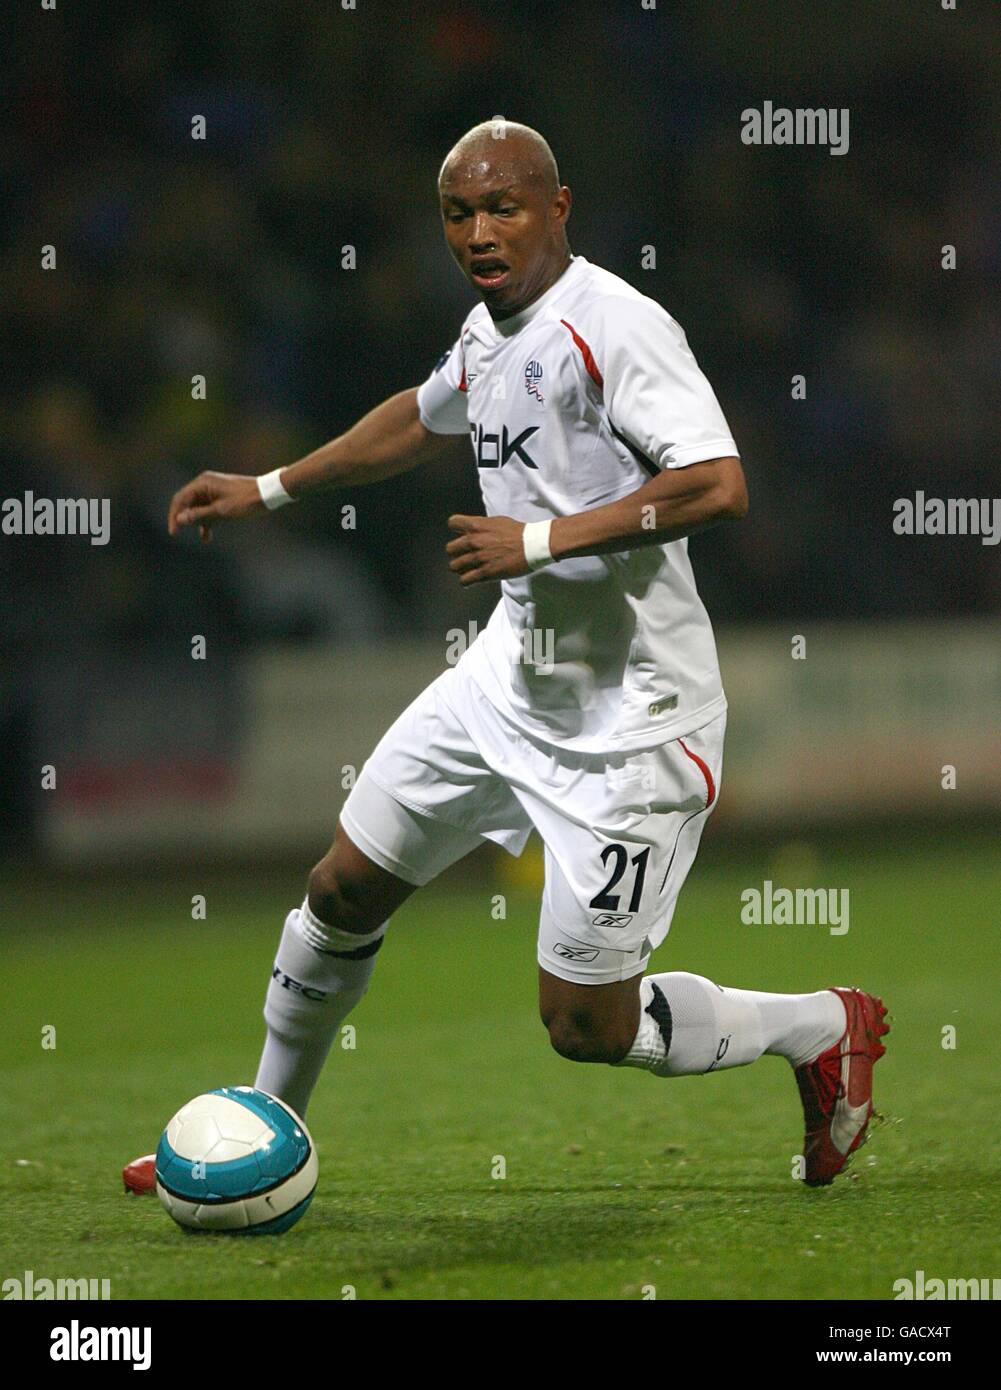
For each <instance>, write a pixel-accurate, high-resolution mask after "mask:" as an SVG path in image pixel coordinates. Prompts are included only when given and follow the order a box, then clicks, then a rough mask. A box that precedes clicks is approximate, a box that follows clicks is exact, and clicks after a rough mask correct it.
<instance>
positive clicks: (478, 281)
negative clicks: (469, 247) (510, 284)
mask: <svg viewBox="0 0 1001 1390" xmlns="http://www.w3.org/2000/svg"><path fill="white" fill-rule="evenodd" d="M469 274H470V276H471V278H472V280H473V283H474V284H475V285H478V286H479V287H480V289H483V290H495V289H499V288H500V287H501V285H505V284H507V281H508V279H509V277H510V274H511V272H510V270H509V268H508V266H507V265H506V264H505V262H504V261H499V260H497V259H496V258H495V257H489V258H488V257H484V258H483V259H482V260H476V261H471V262H470V264H469Z"/></svg>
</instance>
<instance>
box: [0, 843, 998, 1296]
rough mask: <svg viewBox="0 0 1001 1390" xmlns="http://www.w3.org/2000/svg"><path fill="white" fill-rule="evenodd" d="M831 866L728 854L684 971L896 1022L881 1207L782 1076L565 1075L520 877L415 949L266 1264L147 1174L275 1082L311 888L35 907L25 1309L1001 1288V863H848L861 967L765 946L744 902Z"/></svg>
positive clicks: (708, 893)
mask: <svg viewBox="0 0 1001 1390" xmlns="http://www.w3.org/2000/svg"><path fill="white" fill-rule="evenodd" d="M799 862H800V861H799V860H798V858H797V856H796V855H793V856H792V858H791V859H790V858H789V857H788V856H786V857H785V858H780V859H778V860H776V859H775V858H774V857H772V856H771V855H770V854H769V852H766V851H755V852H753V853H752V852H749V851H744V852H743V853H742V855H741V857H739V858H736V857H734V856H733V855H732V854H731V852H730V851H729V850H728V848H727V846H726V844H725V842H724V841H723V840H722V839H721V838H719V837H717V838H715V839H714V840H712V841H711V842H709V841H707V843H706V844H705V845H704V846H703V850H702V852H701V854H700V856H699V859H698V861H697V862H696V866H695V869H694V870H693V873H692V875H691V877H690V879H689V882H688V885H687V887H686V888H685V890H684V892H683V894H682V898H681V904H680V906H679V910H678V913H677V916H676V918H675V922H674V926H673V928H672V931H671V934H670V936H669V937H668V940H667V942H666V943H665V944H664V946H662V947H661V949H660V950H659V951H658V953H657V955H656V956H655V957H654V962H653V968H654V969H659V970H667V969H679V970H694V971H697V972H699V973H703V974H707V975H709V976H710V977H712V978H715V979H717V980H719V981H720V982H721V983H724V984H729V985H736V986H744V987H748V988H764V989H770V990H805V989H814V988H820V987H822V986H825V985H831V984H862V985H864V986H865V987H866V988H868V989H871V990H873V991H875V992H877V993H882V994H883V996H884V998H885V999H886V1001H887V1003H888V1004H889V1007H890V1014H891V1022H892V1032H891V1034H890V1036H889V1038H888V1040H887V1041H888V1052H887V1055H886V1057H885V1058H884V1059H883V1060H882V1061H881V1062H880V1064H879V1066H878V1067H877V1070H876V1080H877V1085H876V1103H877V1107H878V1108H879V1109H881V1110H882V1111H883V1113H884V1115H885V1117H886V1118H885V1121H884V1123H883V1124H882V1125H880V1126H878V1127H876V1128H875V1131H874V1134H873V1138H872V1140H871V1142H870V1143H869V1144H868V1145H866V1147H865V1148H864V1149H863V1150H862V1151H861V1153H860V1154H859V1155H858V1156H857V1158H856V1159H855V1162H854V1166H853V1174H852V1176H851V1177H850V1178H848V1179H845V1178H841V1179H839V1180H838V1181H837V1182H836V1183H835V1184H834V1185H833V1187H831V1188H828V1189H822V1190H819V1191H810V1190H808V1189H806V1188H804V1187H803V1186H802V1184H801V1183H797V1182H795V1181H794V1180H793V1179H792V1176H791V1173H792V1165H793V1160H794V1156H795V1155H796V1154H797V1153H798V1152H799V1149H800V1145H801V1139H802V1130H801V1115H800V1107H799V1102H798V1098H797V1095H796V1090H795V1085H794V1082H793V1078H792V1074H791V1071H790V1069H789V1067H788V1064H787V1063H785V1062H784V1061H782V1060H781V1059H778V1058H763V1059H762V1060H761V1061H760V1062H758V1063H757V1064H755V1065H754V1066H753V1067H745V1068H738V1069H736V1070H733V1071H728V1072H723V1073H720V1074H714V1075H711V1076H704V1077H684V1078H677V1079H673V1080H658V1079H655V1078H653V1077H651V1076H649V1075H647V1074H645V1073H643V1072H638V1071H634V1070H632V1069H622V1070H618V1069H612V1068H610V1067H607V1066H581V1065H575V1064H573V1063H570V1062H567V1061H564V1060H563V1059H561V1058H560V1057H558V1056H557V1055H556V1054H555V1053H553V1052H552V1051H551V1049H550V1048H549V1044H548V1040H547V1038H546V1034H545V1032H544V1030H543V1028H542V1026H541V1024H540V1023H539V1021H538V1017H537V1012H536V998H535V996H536V966H535V955H534V937H535V923H536V917H537V910H538V909H537V902H538V899H537V894H536V892H535V891H534V890H533V889H532V888H531V887H530V886H529V885H528V884H526V883H525V882H524V870H523V869H520V868H519V866H518V865H516V864H514V863H513V862H512V861H507V860H506V859H503V858H502V859H498V860H497V861H495V862H494V863H493V865H492V867H490V869H489V872H487V873H486V874H484V875H481V876H480V877H479V879H478V881H477V883H476V884H474V885H472V886H471V885H470V884H469V883H468V882H466V883H462V882H459V881H458V880H452V881H450V882H449V883H447V884H445V885H443V886H441V887H433V888H431V889H427V890H424V891H423V892H421V893H418V894H416V895H415V896H414V898H413V899H412V900H411V902H410V903H408V904H407V905H406V906H405V907H404V909H403V910H401V912H400V913H399V914H398V915H397V917H396V918H394V920H393V923H392V925H391V927H390V932H389V940H388V942H387V945H386V946H385V947H384V949H383V951H382V953H381V954H380V957H379V961H378V964H377V967H376V972H375V975H374V978H373V984H372V988H371V990H370V992H369V994H368V996H367V997H366V999H365V1000H364V1001H363V1002H362V1004H361V1005H360V1006H359V1008H358V1009H357V1010H356V1011H355V1013H354V1014H353V1015H352V1016H351V1018H350V1020H349V1021H350V1023H351V1024H352V1025H354V1027H355V1029H356V1039H355V1041H356V1046H355V1047H354V1049H353V1050H352V1049H344V1048H341V1047H335V1051H334V1054H333V1055H332V1058H331V1061H330V1062H329V1064H328V1067H327V1071H326V1072H325V1074H324V1077H323V1079H322V1080H321V1083H320V1087H319V1089H318V1091H317V1094H316V1096H315V1098H314V1101H313V1104H312V1106H311V1108H310V1112H309V1116H308V1120H309V1124H310V1128H311V1130H312V1132H313V1135H314V1138H315V1139H316V1142H317V1146H318V1149H319V1153H320V1186H319V1189H318V1192H317V1196H316V1198H315V1200H314V1202H313V1206H312V1208H311V1210H310V1211H309V1212H308V1213H307V1215H306V1217H305V1218H304V1220H303V1221H302V1222H301V1223H300V1224H299V1225H298V1226H297V1227H296V1228H295V1229H294V1230H292V1231H291V1232H289V1233H288V1234H287V1235H284V1236H279V1237H261V1238H257V1239H233V1238H226V1237H214V1236H200V1235H194V1236H192V1235H185V1234H184V1233H183V1232H182V1231H181V1230H180V1229H178V1228H177V1227H176V1226H175V1225H174V1224H173V1223H172V1222H171V1221H170V1219H169V1218H168V1216H167V1215H166V1213H165V1212H164V1211H163V1210H162V1209H161V1207H160V1205H159V1203H158V1202H157V1201H156V1200H155V1198H152V1199H151V1198H148V1197H147V1198H135V1197H126V1196H125V1195H123V1192H122V1187H121V1182H120V1179H119V1173H120V1169H121V1167H122V1165H123V1163H124V1162H125V1161H126V1160H128V1159H130V1158H132V1157H134V1156H135V1155H136V1154H139V1153H145V1152H149V1151H150V1150H152V1149H153V1148H154V1147H155V1145H156V1141H157V1138H158V1137H159V1134H160V1131H161V1129H162V1127H163V1125H164V1123H165V1122H166V1120H167V1119H168V1118H169V1116H170V1115H171V1114H172V1113H173V1112H174V1110H176V1109H177V1108H178V1107H179V1106H180V1105H181V1104H183V1102H185V1101H186V1100H188V1099H190V1098H191V1097H192V1096H193V1095H195V1094H197V1093H198V1092H199V1091H202V1090H207V1089H211V1088H212V1087H214V1086H217V1085H221V1084H239V1083H245V1082H250V1081H251V1080H252V1079H253V1074H254V1071H255V1068H256V1063H257V1057H258V1052H259V1049H260V1043H261V1039H262V1036H263V1024H262V1021H261V1016H260V1010H261V1004H262V1000H263V992H264V988H265V985H266V982H267V978H268V970H269V966H270V963H271V959H272V953H273V951H274V949H275V946H276V943H277V939H278V934H279V931H280V929H281V923H282V919H283V917H284V913H285V911H286V910H287V909H288V907H289V906H291V905H293V904H294V903H295V902H296V901H297V899H298V897H299V881H298V879H297V876H296V875H295V874H289V875H288V877H287V878H286V879H282V880H281V881H280V882H275V880H274V879H268V880H262V881H259V882H254V881H252V880H250V881H248V879H247V878H244V879H242V880H240V881H234V880H232V879H218V880H217V881H213V882H206V878H207V876H206V875H202V874H198V873H194V872H192V873H189V874H186V875H178V878H177V880H176V881H175V882H174V883H173V884H168V885H167V886H166V887H164V886H163V885H157V886H156V887H145V888H144V887H142V886H135V885H130V886H103V887H100V886H96V885H91V886H77V887H61V888H56V889H49V890H48V891H47V892H45V893H44V894H43V893H42V892H40V891H38V892H33V891H31V890H29V889H28V888H26V887H24V886H23V885H20V886H18V885H8V886H7V889H6V891H5V894H4V896H5V900H6V902H7V911H6V912H5V913H4V922H5V926H4V935H5V939H4V957H5V970H4V976H5V979H4V986H5V991H4V993H5V1007H4V1015H5V1017H4V1027H3V1029H2V1040H0V1048H2V1059H3V1076H4V1085H3V1090H2V1100H0V1106H2V1122H0V1185H2V1189H3V1193H2V1201H3V1209H4V1210H5V1211H6V1212H7V1213H8V1218H12V1217H13V1216H14V1215H16V1219H8V1220H6V1221H5V1222H4V1228H3V1231H2V1233H0V1278H7V1277H8V1276H10V1275H14V1276H16V1277H18V1278H21V1277H23V1274H24V1271H25V1270H28V1269H30V1270H33V1271H34V1274H35V1277H36V1279H37V1278H42V1277H48V1278H58V1277H65V1278H71V1277H73V1278H80V1277H87V1278H91V1277H92V1278H109V1279H110V1280H111V1288H112V1295H113V1297H116V1298H130V1297H131V1298H149V1297H152V1298H181V1297H187V1298H200V1299H206V1298H208V1299H213V1298H295V1299H299V1298H342V1297H344V1296H348V1295H349V1294H350V1292H352V1291H353V1292H354V1293H355V1294H356V1296H357V1297H359V1298H394V1299H427V1298H447V1299H481V1298H528V1299H579V1298H601V1299H640V1298H642V1297H644V1296H650V1292H649V1291H650V1289H651V1287H652V1288H653V1289H654V1290H655V1294H656V1297H657V1298H658V1299H665V1298H667V1299H670V1298H692V1297H708V1298H716V1297H722V1298H726V1297H731V1298H762V1297H764V1298H776V1299H780V1298H797V1299H828V1298H835V1299H837V1298H846V1297H848V1298H851V1297H855V1298H859V1297H861V1298H875V1299H885V1298H892V1297H893V1292H894V1291H893V1283H894V1280H896V1279H900V1278H914V1275H915V1272H916V1271H917V1270H919V1269H922V1270H924V1271H925V1274H926V1276H927V1277H928V1278H931V1277H934V1276H937V1277H963V1278H974V1277H976V1278H980V1277H987V1276H991V1275H996V1274H997V1273H998V1268H999V1263H998V1257H999V1237H998V1232H999V1230H1001V1197H999V1189H998V1182H997V1158H996V1149H995V1147H994V1140H995V1137H996V1125H997V1118H996V1086H995V1084H994V1082H995V1078H994V1067H995V1065H996V1048H997V1043H996V1033H997V1029H996V1015H997V940H998V927H999V911H1001V906H999V905H1001V870H999V868H998V859H997V853H996V844H995V842H994V840H993V838H992V837H976V836H968V837H965V838H963V839H962V840H960V839H957V838H953V839H952V840H950V841H948V842H947V843H945V844H941V843H940V844H939V845H937V846H927V845H924V844H911V845H906V844H905V845H900V844H890V843H885V842H881V841H880V840H879V838H878V837H874V838H873V839H872V840H870V841H869V842H867V843H863V844H860V843H855V844H848V843H824V844H822V845H820V847H819V848H817V849H814V850H812V851H810V854H809V855H808V856H807V862H808V864H809V880H808V881H809V882H810V883H812V884H813V885H816V886H820V885H831V886H837V887H846V888H848V889H849V890H850V894H851V925H850V930H849V931H848V933H847V934H845V935H843V936H836V935H831V934H830V933H829V932H828V931H827V930H826V929H825V928H824V927H822V926H812V927H811V926H756V927H755V926H745V925H743V924H742V922H741V920H740V905H741V904H740V893H741V891H742V889H744V888H747V887H754V886H758V887H760V886H761V883H762V881H763V880H764V879H765V878H768V877H771V878H772V879H773V881H775V882H776V884H778V883H784V884H786V885H788V886H795V873H796V872H797V869H796V865H797V863H799ZM802 871H803V872H805V870H802ZM783 874H784V875H785V876H783ZM182 878H184V879H185V880H190V879H200V880H201V881H200V882H189V881H184V882H182V881H181V880H182ZM804 881H806V880H804ZM193 892H201V893H205V894H206V896H207V900H208V911H207V918H206V920H205V921H192V920H191V916H190V912H191V894H192V893H193ZM499 892H500V893H504V894H505V895H506V898H507V917H506V920H495V919H494V918H493V917H492V915H491V905H492V895H493V894H495V893H499ZM47 1026H52V1027H54V1029H55V1047H54V1048H53V1047H43V1045H42V1044H43V1029H45V1028H46V1027H47ZM950 1026H951V1027H952V1028H954V1029H955V1046H954V1047H950V1046H945V1047H944V1046H943V1039H945V1041H946V1042H947V1043H948V1042H949V1041H951V1039H950V1036H949V1034H948V1033H947V1032H946V1033H944V1031H943V1030H946V1029H948V1028H949V1027H950ZM46 1036H47V1037H48V1038H49V1039H50V1040H51V1035H46ZM500 1172H504V1174H505V1176H503V1177H500V1176H497V1175H498V1174H499V1173H500Z"/></svg>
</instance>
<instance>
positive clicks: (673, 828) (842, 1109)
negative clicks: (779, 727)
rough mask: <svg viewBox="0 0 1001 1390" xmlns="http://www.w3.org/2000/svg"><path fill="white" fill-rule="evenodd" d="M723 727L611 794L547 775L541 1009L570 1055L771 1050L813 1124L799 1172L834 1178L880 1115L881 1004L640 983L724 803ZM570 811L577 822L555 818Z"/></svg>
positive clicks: (747, 1058) (728, 1062)
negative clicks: (705, 831)
mask: <svg viewBox="0 0 1001 1390" xmlns="http://www.w3.org/2000/svg"><path fill="white" fill-rule="evenodd" d="M724 726H725V720H724V719H720V720H718V721H715V722H714V724H710V725H708V726H706V728H705V729H704V730H700V731H699V732H698V733H697V734H694V735H692V736H691V737H688V738H686V739H685V740H684V741H681V740H678V741H676V742H677V744H678V745H680V746H679V747H675V746H674V745H666V746H665V748H664V749H663V750H659V751H658V752H657V753H656V754H652V755H642V756H640V757H639V758H636V759H629V758H626V759H625V761H624V766H615V767H614V768H612V769H610V772H611V773H612V774H614V775H606V777H605V779H604V784H603V783H602V782H601V781H600V780H598V779H596V778H595V776H594V775H593V773H590V772H586V771H582V770H581V769H579V768H577V769H573V768H571V770H570V771H569V773H568V774H567V777H568V778H569V780H568V781H567V784H566V785H565V786H560V785H559V783H560V780H561V778H560V777H559V776H555V775H552V774H551V776H550V779H549V781H550V785H555V787H556V792H557V795H556V796H555V798H554V797H553V796H552V795H551V794H550V792H549V791H548V790H547V791H546V792H545V793H544V794H543V795H542V796H541V797H536V803H537V804H535V806H534V811H533V818H534V819H535V820H536V824H538V825H539V828H540V830H541V831H542V834H543V838H544V839H545V840H546V887H545V893H544V897H543V909H542V915H541V919H540V931H539V963H540V967H541V971H540V1009H541V1013H542V1017H543V1021H544V1022H545V1024H546V1026H547V1028H548V1029H549V1034H550V1038H551V1040H552V1043H553V1046H554V1047H555V1048H556V1050H557V1051H558V1052H560V1053H561V1054H562V1055H563V1056H565V1057H569V1058H572V1059H573V1060H575V1061H584V1062H610V1063H612V1064H613V1065H617V1066H634V1067H641V1068H643V1069H645V1070H647V1071H650V1072H652V1073H653V1074H654V1075H656V1076H685V1075H690V1074H692V1073H696V1072H709V1071H722V1070H725V1069H726V1068H729V1067H736V1066H745V1065H747V1064H748V1063H750V1062H753V1061H756V1060H757V1059H758V1058H759V1057H761V1056H762V1055H763V1054H766V1053H769V1054H772V1055H775V1056H780V1057H785V1058H786V1059H787V1060H788V1061H789V1062H790V1063H791V1065H792V1066H793V1068H794V1071H795V1076H796V1081H797V1084H798V1086H799V1091H800V1097H801V1099H802V1102H803V1108H804V1112H805V1117H806V1137H805V1141H804V1149H803V1153H804V1157H805V1160H806V1165H805V1173H804V1177H805V1180H806V1182H807V1183H810V1184H821V1183H826V1182H830V1181H831V1179H832V1178H833V1177H834V1176H835V1175H836V1174H837V1173H838V1172H840V1171H841V1170H842V1168H843V1167H844V1164H845V1162H846V1160H847V1158H848V1156H849V1155H850V1154H851V1153H852V1152H853V1151H854V1150H855V1149H856V1148H857V1147H858V1146H859V1144H860V1143H861V1142H862V1141H863V1139H864V1137H865V1132H866V1126H867V1124H868V1121H869V1118H870V1116H871V1115H872V1113H873V1107H872V1067H873V1064H874V1063H875V1062H876V1061H877V1060H878V1059H879V1057H881V1056H882V1054H883V1052H884V1050H885V1049H884V1047H883V1044H882V1043H881V1042H880V1038H881V1037H882V1036H883V1035H884V1034H885V1033H886V1032H887V1031H888V1028H887V1025H886V1023H885V1022H884V1021H883V1020H884V1016H885V1014H886V1010H885V1008H884V1007H883V1005H882V1003H881V1001H880V1000H879V999H877V998H875V997H874V996H872V995H869V994H866V993H865V992H864V991H862V990H857V989H843V988H837V989H823V990H818V991H815V992H811V993H808V994H773V993H766V992H763V991H759V990H745V989H735V988H732V987H730V986H724V985H720V984H717V983H716V982H715V981H713V980H709V979H706V978H705V977H704V976H701V975H694V974H691V973H689V972H687V971H667V972H664V973H659V974H647V975H643V974H642V971H643V969H644V966H645V962H646V958H647V957H648V956H649V954H650V951H651V950H652V949H653V948H654V947H656V946H657V945H658V944H659V943H660V942H661V941H662V940H663V938H664V936H665V935H666V933H667V931H668V929H669V927H670V922H671V917H672V915H673V912H674V906H675V903H676V901H677V897H678V894H679V892H680V890H681V886H682V884H683V883H684V880H685V878H686V876H687V874H688V870H689V868H690V867H691V864H692V862H693V860H694V858H695V853H696V850H697V848H698V843H699V839H700V838H701V833H702V827H703V825H704V824H705V821H706V819H707V817H708V815H709V813H710V811H711V810H712V808H713V806H714V805H715V799H716V793H717V789H718V787H719V779H720V772H721V770H722V744H723V732H724ZM621 761H622V760H620V762H621ZM644 763H647V764H648V766H647V767H646V768H644ZM630 764H635V766H631V765H630ZM695 769H697V770H698V772H699V773H700V774H701V777H702V780H703V789H702V793H701V795H702V802H701V804H700V802H699V799H698V795H697V794H696V793H697V791H698V786H697V783H696V784H695V786H694V788H693V786H692V785H689V786H688V788H687V794H686V786H685V779H686V775H687V774H689V773H690V772H691V771H693V770H695ZM646 772H649V773H650V776H649V778H648V779H647V778H646V776H645V773H646ZM563 780H566V779H563ZM571 793H572V794H571ZM616 801H618V802H619V813H618V814H617V813H616V810H615V804H614V803H615V802H616ZM567 804H574V806H575V810H576V814H575V816H574V817H573V818H572V819H571V818H568V817H567V816H566V815H565V814H563V815H561V814H560V807H561V805H562V806H563V807H565V806H566V805H567ZM589 807H590V810H591V814H590V815H588V814H587V810H588V808H589ZM644 812H646V814H644ZM599 861H600V862H599ZM610 867H611V874H610V875H609V873H608V870H609V868H610ZM651 870H653V872H652V873H651ZM606 880H607V881H606ZM599 882H600V883H601V884H602V886H601V887H600V888H598V890H597V891H595V885H596V884H597V883H599ZM596 909H600V910H597V911H596ZM623 909H625V910H623Z"/></svg>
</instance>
